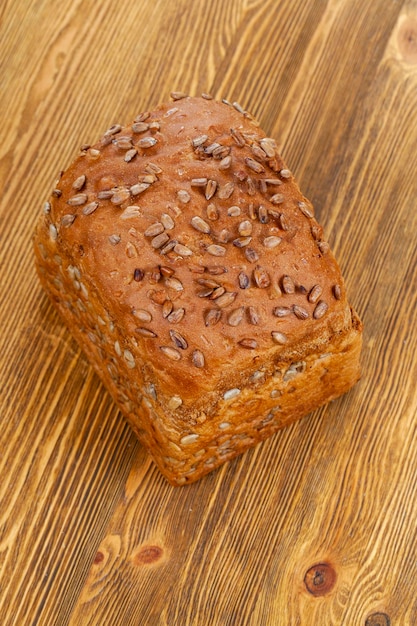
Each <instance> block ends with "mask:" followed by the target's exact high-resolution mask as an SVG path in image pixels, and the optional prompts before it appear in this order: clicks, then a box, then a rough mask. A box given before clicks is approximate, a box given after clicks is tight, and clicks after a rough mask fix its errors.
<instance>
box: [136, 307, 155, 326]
mask: <svg viewBox="0 0 417 626" xmlns="http://www.w3.org/2000/svg"><path fill="white" fill-rule="evenodd" d="M132 313H133V315H134V316H135V317H137V318H138V320H140V321H141V322H147V323H149V322H151V321H152V315H151V314H150V313H149V311H146V310H145V309H133V311H132Z"/></svg>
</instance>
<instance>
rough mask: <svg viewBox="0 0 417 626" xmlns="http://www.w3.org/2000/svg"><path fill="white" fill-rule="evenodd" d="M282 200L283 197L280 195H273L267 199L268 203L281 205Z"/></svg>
mask: <svg viewBox="0 0 417 626" xmlns="http://www.w3.org/2000/svg"><path fill="white" fill-rule="evenodd" d="M284 200H285V196H284V194H282V193H275V194H274V195H273V196H271V197H270V198H269V201H270V202H272V204H282V203H283V202H284Z"/></svg>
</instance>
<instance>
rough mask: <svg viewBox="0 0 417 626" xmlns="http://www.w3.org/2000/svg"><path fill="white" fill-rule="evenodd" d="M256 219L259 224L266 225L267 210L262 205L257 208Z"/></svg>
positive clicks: (267, 219) (267, 218)
mask: <svg viewBox="0 0 417 626" xmlns="http://www.w3.org/2000/svg"><path fill="white" fill-rule="evenodd" d="M258 218H259V221H260V222H261V224H267V223H268V221H269V217H268V211H267V208H266V207H265V206H264V205H263V204H260V205H259V207H258Z"/></svg>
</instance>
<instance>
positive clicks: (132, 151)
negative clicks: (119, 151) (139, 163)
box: [124, 148, 138, 163]
mask: <svg viewBox="0 0 417 626" xmlns="http://www.w3.org/2000/svg"><path fill="white" fill-rule="evenodd" d="M137 153H138V151H137V149H136V148H131V149H130V150H128V151H127V152H126V154H125V157H124V160H125V161H126V163H130V161H132V160H133V159H134V158H135V156H136V155H137Z"/></svg>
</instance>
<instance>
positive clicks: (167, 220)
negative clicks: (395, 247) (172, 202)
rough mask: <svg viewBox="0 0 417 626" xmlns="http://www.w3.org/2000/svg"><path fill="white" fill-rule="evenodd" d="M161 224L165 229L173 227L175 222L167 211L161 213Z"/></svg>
mask: <svg viewBox="0 0 417 626" xmlns="http://www.w3.org/2000/svg"><path fill="white" fill-rule="evenodd" d="M161 224H162V226H163V227H164V228H165V230H172V229H173V228H174V227H175V222H174V220H173V219H172V217H171V216H170V215H168V213H162V215H161Z"/></svg>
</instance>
